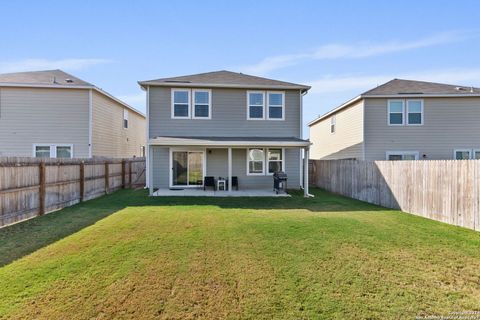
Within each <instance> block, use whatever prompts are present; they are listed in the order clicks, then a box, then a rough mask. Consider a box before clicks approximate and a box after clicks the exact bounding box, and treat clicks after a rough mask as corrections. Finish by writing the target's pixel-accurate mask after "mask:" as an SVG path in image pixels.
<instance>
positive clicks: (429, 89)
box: [308, 79, 480, 160]
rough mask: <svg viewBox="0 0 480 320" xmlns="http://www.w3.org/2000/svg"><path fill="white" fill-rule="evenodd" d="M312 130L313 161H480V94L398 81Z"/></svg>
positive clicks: (365, 95) (351, 103) (339, 110)
mask: <svg viewBox="0 0 480 320" xmlns="http://www.w3.org/2000/svg"><path fill="white" fill-rule="evenodd" d="M308 125H309V127H310V141H311V142H312V147H311V153H310V158H311V159H325V160H329V159H358V160H414V159H425V160H428V159H431V160H434V159H480V139H479V137H480V89H479V88H473V87H464V86H456V85H448V84H440V83H431V82H423V81H411V80H400V79H394V80H391V81H389V82H387V83H385V84H383V85H380V86H378V87H376V88H374V89H372V90H369V91H367V92H364V93H362V94H361V95H359V96H357V97H355V98H353V99H351V100H349V101H347V102H346V103H344V104H342V105H341V106H339V107H337V108H335V109H333V110H332V111H330V112H328V113H326V114H324V115H322V116H320V117H319V118H317V119H315V120H313V121H311V122H310V123H309V124H308Z"/></svg>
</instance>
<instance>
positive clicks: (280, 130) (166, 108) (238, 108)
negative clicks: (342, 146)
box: [149, 87, 301, 138]
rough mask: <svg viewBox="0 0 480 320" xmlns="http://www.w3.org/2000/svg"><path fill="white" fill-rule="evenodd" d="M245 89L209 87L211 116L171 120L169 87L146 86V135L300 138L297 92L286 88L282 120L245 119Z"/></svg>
mask: <svg viewBox="0 0 480 320" xmlns="http://www.w3.org/2000/svg"><path fill="white" fill-rule="evenodd" d="M247 91H248V90H246V89H223V88H213V89H212V118H211V119H209V120H203V119H172V118H171V88H164V87H150V89H149V92H150V97H149V102H150V106H149V118H150V120H149V121H150V125H149V131H150V133H149V135H150V137H151V138H154V137H158V136H217V137H218V136H220V137H244V136H262V137H297V138H301V137H300V92H299V90H286V91H284V92H285V120H284V121H278V120H247Z"/></svg>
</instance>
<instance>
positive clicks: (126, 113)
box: [123, 109, 128, 129]
mask: <svg viewBox="0 0 480 320" xmlns="http://www.w3.org/2000/svg"><path fill="white" fill-rule="evenodd" d="M123 128H124V129H127V128H128V110H127V109H123Z"/></svg>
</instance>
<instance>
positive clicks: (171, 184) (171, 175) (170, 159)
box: [168, 147, 207, 188]
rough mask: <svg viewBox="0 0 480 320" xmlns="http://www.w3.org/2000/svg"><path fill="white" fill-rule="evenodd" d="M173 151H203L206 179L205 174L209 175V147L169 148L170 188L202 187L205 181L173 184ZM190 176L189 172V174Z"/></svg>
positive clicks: (203, 168) (203, 167)
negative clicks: (193, 183)
mask: <svg viewBox="0 0 480 320" xmlns="http://www.w3.org/2000/svg"><path fill="white" fill-rule="evenodd" d="M173 152H201V153H202V156H203V166H202V170H203V179H204V180H205V176H206V175H207V149H206V148H200V147H198V148H197V147H191V148H169V150H168V154H169V155H168V157H169V159H168V161H169V172H170V173H169V179H168V184H169V187H170V188H176V187H182V188H200V187H203V184H204V183H205V181H203V182H202V185H191V186H190V185H174V184H173V170H172V169H173V158H172V156H173ZM187 167H188V165H187ZM187 176H188V174H187Z"/></svg>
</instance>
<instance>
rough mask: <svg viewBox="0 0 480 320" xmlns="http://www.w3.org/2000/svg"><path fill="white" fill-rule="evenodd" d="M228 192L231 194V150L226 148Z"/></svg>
mask: <svg viewBox="0 0 480 320" xmlns="http://www.w3.org/2000/svg"><path fill="white" fill-rule="evenodd" d="M228 192H232V148H231V147H229V148H228Z"/></svg>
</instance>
